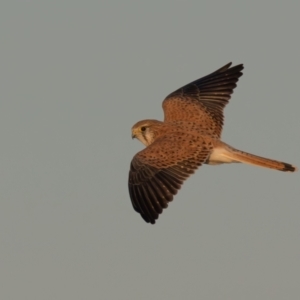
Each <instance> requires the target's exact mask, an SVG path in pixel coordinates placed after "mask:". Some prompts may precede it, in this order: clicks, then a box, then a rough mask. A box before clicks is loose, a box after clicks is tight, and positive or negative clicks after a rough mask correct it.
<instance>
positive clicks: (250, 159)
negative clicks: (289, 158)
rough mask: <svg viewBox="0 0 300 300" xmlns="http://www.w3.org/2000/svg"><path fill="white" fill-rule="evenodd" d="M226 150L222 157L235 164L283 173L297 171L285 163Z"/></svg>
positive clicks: (230, 148)
mask: <svg viewBox="0 0 300 300" xmlns="http://www.w3.org/2000/svg"><path fill="white" fill-rule="evenodd" d="M226 148H227V149H226V150H227V151H224V152H223V153H222V155H223V156H225V157H226V158H227V159H229V160H232V161H235V162H241V163H246V164H250V165H255V166H260V167H264V168H270V169H274V170H278V171H283V172H295V171H297V167H295V166H293V165H291V164H288V163H285V162H281V161H277V160H273V159H269V158H264V157H261V156H257V155H253V154H250V153H247V152H244V151H240V150H237V149H234V148H232V147H231V146H228V145H227V147H226Z"/></svg>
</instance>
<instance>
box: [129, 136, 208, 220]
mask: <svg viewBox="0 0 300 300" xmlns="http://www.w3.org/2000/svg"><path fill="white" fill-rule="evenodd" d="M187 143H189V147H187ZM211 151H212V144H211V143H210V142H209V141H205V139H203V138H202V137H196V136H195V137H192V136H189V135H186V134H181V135H180V134H178V135H172V136H166V137H163V138H160V139H158V140H156V141H155V142H154V143H152V144H151V145H150V146H148V147H147V148H145V149H144V150H142V151H140V152H138V153H137V154H136V155H135V156H134V157H133V159H132V161H131V165H130V171H129V180H128V187H129V194H130V198H131V202H132V205H133V208H134V209H135V210H136V211H137V212H139V213H140V214H141V216H142V217H143V219H144V220H145V221H146V222H147V223H152V224H154V223H155V220H156V219H157V218H158V216H159V214H161V213H162V210H163V208H166V207H167V206H168V202H170V201H172V200H173V196H174V195H175V194H176V193H177V191H178V190H179V189H180V187H181V185H182V184H183V182H184V180H186V179H187V178H188V177H189V176H190V175H191V174H193V173H194V171H195V170H196V169H197V168H198V167H199V166H200V165H201V164H202V163H204V162H205V161H206V160H207V158H208V156H209V154H210V153H211Z"/></svg>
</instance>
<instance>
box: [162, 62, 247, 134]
mask: <svg viewBox="0 0 300 300" xmlns="http://www.w3.org/2000/svg"><path fill="white" fill-rule="evenodd" d="M230 66H231V63H229V64H227V65H225V66H224V67H222V68H221V69H219V70H217V71H215V72H213V73H211V74H209V75H207V76H205V77H202V78H200V79H198V80H195V81H193V82H191V83H189V84H187V85H185V86H183V87H181V88H180V89H178V90H176V91H175V92H173V93H171V94H170V95H169V96H167V97H166V99H165V100H164V101H163V109H164V114H165V121H167V122H168V121H189V122H195V123H197V125H199V128H201V129H202V130H204V131H206V132H207V134H209V135H214V136H217V137H220V136H221V132H222V126H223V119H224V117H223V109H224V107H225V105H226V104H227V103H228V101H229V99H230V97H231V94H232V93H233V90H234V88H235V87H236V83H237V81H238V79H239V77H241V76H242V75H243V73H242V72H241V71H242V70H243V68H244V67H243V65H237V66H235V67H232V68H230Z"/></svg>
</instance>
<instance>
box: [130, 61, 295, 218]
mask: <svg viewBox="0 0 300 300" xmlns="http://www.w3.org/2000/svg"><path fill="white" fill-rule="evenodd" d="M243 68H244V67H243V65H242V64H240V65H237V66H234V67H231V63H228V64H227V65H225V66H224V67H222V68H220V69H218V70H217V71H215V72H213V73H211V74H209V75H207V76H205V77H202V78H200V79H198V80H195V81H193V82H191V83H189V84H187V85H185V86H183V87H181V88H180V89H178V90H176V91H175V92H173V93H171V94H170V95H169V96H167V97H166V98H165V100H164V101H163V103H162V107H163V110H164V121H163V122H162V121H157V120H143V121H139V122H137V123H136V124H135V125H133V127H132V129H131V132H132V138H137V139H138V140H139V141H141V142H142V143H143V144H144V145H145V146H146V148H145V149H143V150H142V151H140V152H138V153H137V154H136V155H135V156H134V157H133V159H132V161H131V165H130V171H129V179H128V187H129V194H130V198H131V202H132V205H133V208H134V209H135V210H136V211H137V212H138V213H140V214H141V216H142V218H143V219H144V220H145V221H146V222H147V223H151V224H154V223H155V220H157V219H158V217H159V214H161V213H162V211H163V209H164V208H167V207H168V203H169V202H170V201H172V200H173V197H174V195H176V194H177V192H178V190H179V189H180V187H181V186H182V184H183V182H184V181H185V180H186V179H187V178H188V177H189V176H190V175H191V174H193V173H194V172H195V170H196V169H197V168H198V167H200V166H201V165H202V164H209V165H218V164H223V163H246V164H251V165H255V166H260V167H265V168H270V169H274V170H279V171H283V172H294V171H296V170H297V168H296V167H295V166H293V165H291V164H288V163H285V162H280V161H276V160H273V159H268V158H264V157H260V156H256V155H253V154H250V153H247V152H244V151H240V150H237V149H235V148H233V147H231V146H230V145H228V144H226V143H224V142H223V141H221V133H222V127H223V121H224V115H223V110H224V107H225V105H226V104H227V103H228V101H229V99H230V98H231V94H232V93H233V90H234V88H235V87H236V86H237V82H238V80H239V78H240V77H241V76H242V75H243V73H242V70H243Z"/></svg>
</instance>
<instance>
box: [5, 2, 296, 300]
mask: <svg viewBox="0 0 300 300" xmlns="http://www.w3.org/2000/svg"><path fill="white" fill-rule="evenodd" d="M103 2H104V1H75V0H66V1H3V2H1V4H0V36H1V51H0V65H1V68H0V82H1V99H0V138H1V155H0V166H1V167H0V298H1V299H30V300H32V299H43V300H44V299H46V300H48V299H49V300H50V299H64V300H66V299H72V300H77V299H78V300H79V299H131V300H135V299H137V300H140V299H143V300H148V299H172V300H177V299H178V300H179V299H212V300H216V299H222V300H225V299H228V300H229V299H230V300H235V299H236V300H240V299H243V300H248V299H249V300H250V299H251V300H253V299H264V300H266V299H272V300H277V299H278V300H279V299H280V300H281V299H298V298H299V295H300V284H299V278H300V259H299V253H300V235H299V228H300V218H299V211H300V200H299V199H300V197H299V192H300V184H299V183H300V181H299V178H300V177H299V176H300V175H299V174H300V173H299V172H298V173H294V174H286V173H282V172H276V171H271V170H265V169H262V168H254V167H251V166H246V165H242V164H240V165H228V166H219V167H211V166H203V167H201V168H200V169H199V170H198V171H197V173H196V174H195V175H194V176H192V177H191V178H190V179H189V180H188V181H187V182H186V184H185V185H184V186H183V188H182V190H181V191H180V192H179V193H178V195H177V196H176V198H175V200H174V201H173V203H171V204H170V206H169V208H168V209H167V210H165V211H164V213H163V214H162V215H161V216H160V218H159V220H158V222H157V224H156V225H154V226H152V225H149V224H146V223H144V221H143V220H142V219H141V217H140V216H139V215H138V214H137V213H135V212H134V210H133V208H132V206H131V202H130V199H129V196H128V191H127V176H128V171H129V164H130V161H131V158H132V157H133V155H134V154H135V153H136V152H137V151H139V150H141V149H142V148H143V146H142V144H141V143H138V142H137V141H132V140H131V132H130V128H131V126H132V125H133V124H134V123H135V122H136V121H139V120H141V119H144V118H156V119H162V118H163V114H162V109H161V102H162V100H163V99H164V97H165V96H166V95H167V94H169V93H170V92H172V91H173V90H175V89H177V88H179V87H180V86H182V85H184V84H186V83H188V82H190V81H192V80H195V79H197V78H199V77H201V76H203V75H206V74H208V73H210V72H212V71H214V70H216V69H217V68H219V67H221V66H223V65H224V64H226V63H228V62H229V61H232V62H233V63H234V64H239V63H244V65H245V70H244V75H243V77H242V78H241V80H240V81H239V83H238V87H237V89H236V90H235V92H234V95H233V97H232V99H231V101H230V104H229V105H228V106H227V107H226V110H225V127H224V131H223V140H224V141H225V142H228V143H229V144H231V145H232V146H234V147H237V148H238V149H241V150H246V151H248V152H252V153H254V154H259V155H263V156H266V157H270V158H274V159H278V160H283V161H286V162H289V163H292V164H295V165H297V166H298V167H300V158H299V148H300V135H299V128H300V120H299V110H300V99H299V78H300V75H299V70H300V59H299V53H300V39H299V28H300V20H299V11H300V4H299V3H297V1H271V0H269V1H248V2H245V1H244V2H242V1H234V0H228V1H191V2H187V1H151V2H150V1H148V2H147V3H146V2H141V1H140V2H138V1H123V2H121V1H110V2H109V1H106V3H105V4H104V3H103Z"/></svg>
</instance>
